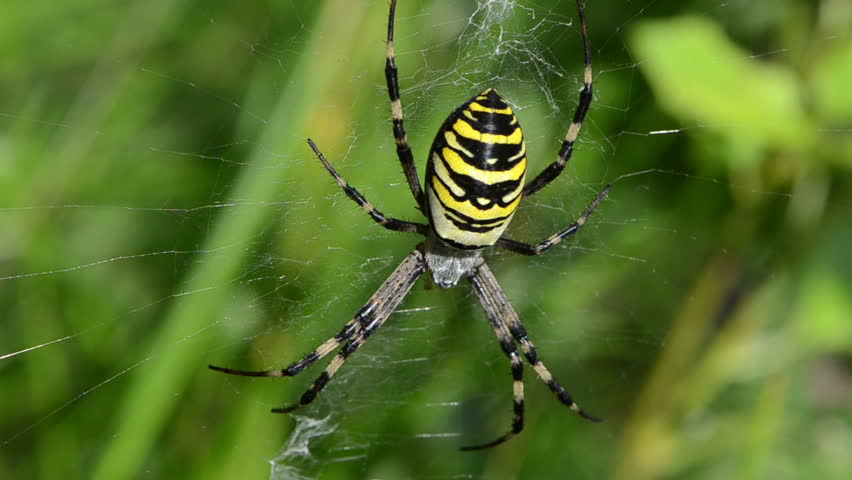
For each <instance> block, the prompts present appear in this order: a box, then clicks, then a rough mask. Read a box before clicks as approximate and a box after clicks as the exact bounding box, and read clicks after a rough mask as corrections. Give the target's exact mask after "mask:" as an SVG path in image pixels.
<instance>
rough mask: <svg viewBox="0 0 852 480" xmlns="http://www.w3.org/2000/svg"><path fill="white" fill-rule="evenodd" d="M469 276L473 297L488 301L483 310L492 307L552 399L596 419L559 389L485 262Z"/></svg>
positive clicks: (595, 418) (587, 417) (594, 420)
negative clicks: (547, 389) (550, 392)
mask: <svg viewBox="0 0 852 480" xmlns="http://www.w3.org/2000/svg"><path fill="white" fill-rule="evenodd" d="M470 278H471V282H472V283H473V284H474V286H475V288H474V290H475V291H477V296H479V297H480V299H483V298H486V299H488V303H490V304H491V306H490V307H485V304H486V302H485V301H482V304H483V307H485V308H486V311H487V309H488V308H491V309H493V310H494V314H495V315H498V316H499V318H500V320H501V321H502V322H503V323H504V324H505V326H506V327H508V329H509V332H510V334H511V335H512V338H514V339H515V341H516V342H518V343H519V344H520V345H521V351H522V352H523V353H524V357H526V359H527V362H529V364H530V365H532V367H533V370H535V373H536V374H538V376H539V378H541V380H542V381H543V382H544V383H545V384H547V387H548V388H550V391H552V392H553V394H554V395H556V398H558V399H559V401H560V402H562V403H563V404H565V405H566V406H568V408H570V409H571V410H573V411H575V412H576V413H577V414H579V415H580V416H581V417H583V418H585V419H587V420H591V421H593V422H600V421H601V419H599V418H597V417H594V416H592V415H589V414H588V413H586V412H585V411H584V410H583V409H582V408H580V406H579V405H577V403H576V402H575V401H574V399H573V398H572V397H571V395H569V394H568V392H567V391H565V389H564V388H562V385H560V384H559V382H557V381H556V379H554V378H553V375H551V373H550V371H549V370H548V369H547V367H545V366H544V364H543V363H542V362H541V360H540V359H539V358H538V353H536V350H535V345H533V343H532V342H531V341H530V339H529V338H528V337H527V332H526V329H525V328H524V325H523V324H522V323H521V319H520V318H519V317H518V314H517V313H516V312H515V309H514V308H512V305H511V304H510V303H509V299H508V298H506V294H505V293H504V292H503V289H502V288H500V284H498V283H497V279H496V278H494V274H493V273H491V269H489V268H488V265H487V264H485V263H484V262H483V263H482V265H480V266H479V267H477V268H476V269H475V270H474V273H473V275H472V276H471V277H470Z"/></svg>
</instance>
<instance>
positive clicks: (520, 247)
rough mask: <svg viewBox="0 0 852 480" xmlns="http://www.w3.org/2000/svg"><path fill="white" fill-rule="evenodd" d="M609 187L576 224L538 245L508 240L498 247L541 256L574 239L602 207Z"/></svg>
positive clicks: (499, 242)
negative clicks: (563, 242) (566, 240)
mask: <svg viewBox="0 0 852 480" xmlns="http://www.w3.org/2000/svg"><path fill="white" fill-rule="evenodd" d="M609 187H610V185H607V186H606V187H605V188H604V189H603V190H601V192H600V193H598V196H597V197H595V199H594V200H592V203H591V204H590V205H589V206H588V207H586V210H585V211H584V212H583V214H582V215H580V217H579V218H578V219H577V220H574V223H572V224H571V225H568V226H567V227H565V228H563V229H562V230H560V231H558V232H556V233H554V234H553V235H551V236H549V237H547V238H546V239H545V240H544V241H543V242H541V243H539V244H538V245H530V244H528V243H523V242H518V241H515V240H511V239H508V238H500V239H498V240H497V243H496V245H497V246H499V247H502V248H505V249H506V250H509V251H512V252H515V253H520V254H522V255H541V254H542V253H544V252H546V251H548V250H550V247H552V246H554V245H556V244H557V243H559V242H561V241H562V240H565V239H567V238H571V237H573V236H574V234H575V233H577V232H578V231H579V230H580V227H582V226H583V225H585V224H586V220H587V219H588V218H589V215H591V214H592V212H594V211H595V209H596V208H598V205H600V203H601V202H602V201H603V199H604V198H606V196H607V194H608V193H609Z"/></svg>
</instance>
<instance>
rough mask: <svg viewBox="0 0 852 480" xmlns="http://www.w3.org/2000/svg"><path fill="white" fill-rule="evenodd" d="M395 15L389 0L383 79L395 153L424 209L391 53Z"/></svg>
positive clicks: (393, 3)
mask: <svg viewBox="0 0 852 480" xmlns="http://www.w3.org/2000/svg"><path fill="white" fill-rule="evenodd" d="M395 17H396V0H391V5H390V14H389V15H388V42H387V46H388V51H387V60H386V61H385V80H387V84H388V97H390V102H391V118H392V119H393V138H394V140H395V141H396V155H397V157H399V163H401V164H402V171H403V172H404V173H405V179H406V180H407V181H408V187H409V188H410V189H411V194H412V195H414V201H416V202H417V206H418V207H420V210H421V211H423V212H425V211H426V204H425V200H424V197H423V190H422V188H421V187H420V178H419V177H418V176H417V167H416V166H415V165H414V155H413V154H412V153H411V147H409V146H408V137H407V135H406V134H405V127H404V126H403V123H402V122H403V116H402V101H401V100H400V98H399V74H398V72H397V69H396V63H395V62H394V54H393V24H394V18H395Z"/></svg>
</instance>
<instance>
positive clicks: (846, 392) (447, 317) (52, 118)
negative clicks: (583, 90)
mask: <svg viewBox="0 0 852 480" xmlns="http://www.w3.org/2000/svg"><path fill="white" fill-rule="evenodd" d="M480 3H482V5H481V6H487V7H488V8H487V9H485V10H479V13H477V14H476V15H475V16H474V13H475V11H476V7H477V5H476V4H475V2H473V1H472V0H471V1H458V2H436V1H431V2H430V1H421V0H411V1H407V0H403V1H401V4H400V7H399V10H400V11H399V17H400V18H399V21H398V31H399V36H398V42H397V52H398V53H399V54H400V55H399V58H398V63H399V66H400V68H401V70H402V77H403V78H402V83H403V88H404V92H403V95H404V98H403V100H404V101H405V105H406V113H407V118H408V119H409V137H410V139H411V142H412V144H413V145H414V148H415V154H416V155H417V158H418V160H419V163H418V166H419V167H420V169H421V170H420V171H421V172H422V171H423V165H424V163H423V161H424V160H425V156H426V153H427V151H428V147H429V144H430V142H431V139H432V136H433V135H434V131H435V130H436V129H437V127H438V125H439V124H440V123H441V121H442V119H443V118H444V116H445V115H446V114H447V113H448V112H449V111H450V110H451V109H452V108H453V107H454V106H455V105H457V104H459V103H460V102H462V101H463V100H464V99H466V98H468V97H469V96H470V95H472V94H474V93H476V92H477V91H479V90H480V89H482V88H484V87H485V86H496V87H497V88H498V89H499V90H500V91H501V93H503V94H504V96H506V97H507V98H509V99H511V100H512V101H513V102H515V104H516V105H517V107H518V108H517V110H518V115H519V117H520V118H521V121H522V123H523V125H524V127H525V130H526V131H527V136H528V140H529V143H530V145H529V150H530V158H531V162H532V169H533V171H537V170H538V169H540V168H543V166H544V165H545V164H546V163H547V162H549V161H551V159H552V158H553V155H554V154H555V151H556V149H557V146H558V139H560V138H562V136H563V135H564V130H565V128H566V127H567V125H568V122H569V117H570V112H571V111H572V110H573V108H574V105H575V102H576V95H577V94H576V92H577V90H578V88H579V81H580V75H581V72H582V64H581V56H580V48H581V46H580V45H581V44H580V38H579V35H578V30H577V24H576V23H574V24H571V22H572V20H575V19H576V13H575V10H574V6H573V2H570V1H566V0H561V1H559V0H538V1H536V2H534V3H533V2H530V3H527V2H521V3H520V5H514V4H507V5H509V6H510V7H513V8H509V9H508V10H506V11H505V12H503V13H504V14H505V16H503V17H499V18H497V19H496V20H495V19H490V20H489V19H488V18H487V17H486V16H485V14H487V13H493V12H498V13H499V12H500V9H501V8H502V5H503V4H501V3H499V2H498V3H489V2H480ZM486 4H487V5H486ZM386 9H387V2H386V1H385V0H375V1H374V0H361V1H342V0H328V1H326V2H299V1H295V0H284V1H282V0H276V1H259V2H227V1H205V2H200V1H191V0H146V1H137V2H116V1H108V0H83V1H76V2H58V3H50V5H49V6H48V5H47V4H42V3H40V2H20V1H16V0H12V1H7V2H3V4H2V6H0V92H2V93H0V356H2V358H0V392H2V395H0V478H96V479H116V478H204V479H213V478H223V479H226V478H227V479H230V478H236V477H238V476H239V477H240V478H265V477H267V476H269V475H270V473H269V472H270V469H271V471H272V474H273V475H275V476H277V477H278V478H323V479H343V478H382V479H401V478H424V479H425V478H428V479H437V478H488V479H503V478H524V479H550V478H554V479H555V478H618V479H651V478H689V479H715V478H724V479H731V478H742V479H758V478H791V479H797V478H821V479H846V478H849V475H850V472H852V460H850V456H849V455H848V452H850V451H852V428H850V422H852V407H850V406H852V362H850V359H851V358H852V323H850V318H852V290H851V289H850V287H849V286H850V285H852V256H850V253H849V246H850V245H852V177H850V175H849V170H850V168H852V94H850V89H849V88H848V85H850V84H852V38H850V35H849V32H850V31H852V25H850V22H852V3H850V2H849V0H823V1H818V2H806V1H796V0H776V1H771V2H770V1H745V0H735V1H730V2H724V3H721V4H720V2H708V1H703V0H696V1H692V2H674V1H646V2H639V3H635V2H617V1H604V0H591V1H590V2H589V5H588V21H589V28H590V34H591V37H592V42H593V55H594V60H593V61H594V64H595V72H596V73H595V82H596V103H595V105H594V106H593V107H592V110H591V113H590V115H589V122H588V123H587V125H586V127H585V129H584V131H583V134H582V136H581V137H582V141H581V143H580V145H579V149H578V152H577V154H576V156H575V158H574V160H573V162H572V163H571V165H570V166H569V168H568V169H567V171H566V174H564V175H563V178H561V179H560V180H559V181H558V182H555V184H554V185H553V186H552V187H550V188H549V189H548V190H547V191H546V192H542V194H540V196H538V195H537V196H536V197H535V198H534V199H533V200H532V201H531V202H528V203H526V204H525V205H524V206H523V207H522V210H521V212H520V213H519V215H518V216H517V220H516V222H515V223H514V224H513V226H512V229H511V234H512V236H513V237H515V238H521V239H528V240H533V239H536V238H542V237H544V236H546V235H547V234H549V233H550V232H552V231H554V230H555V229H557V228H559V227H560V226H563V225H565V224H567V223H569V222H570V221H571V220H572V219H573V218H574V217H575V216H576V215H577V214H578V213H579V212H580V211H582V209H583V208H584V206H585V205H586V203H587V202H589V201H590V200H591V198H593V197H594V194H595V192H596V191H598V190H599V189H600V188H602V186H603V185H604V184H606V183H608V182H614V186H613V189H612V193H611V195H610V199H609V200H607V201H606V202H605V203H604V204H603V205H602V206H601V208H600V209H599V211H598V212H597V213H596V214H595V216H594V217H593V219H592V221H591V222H590V224H589V225H588V226H587V227H586V228H585V229H584V230H583V231H582V232H581V234H580V235H579V236H578V237H577V239H576V241H574V242H572V243H571V244H570V245H566V246H564V247H560V248H558V249H557V251H556V252H553V253H552V254H549V255H548V256H547V257H546V258H541V259H526V258H517V257H515V256H512V255H508V254H505V253H501V252H492V253H490V254H489V256H488V258H489V262H490V264H491V265H492V267H493V268H494V270H495V271H496V274H497V276H498V278H500V279H501V281H502V282H503V284H504V287H505V289H506V291H507V292H508V294H509V296H510V298H511V299H512V301H513V302H514V304H515V306H516V308H517V309H518V311H519V313H520V314H521V316H522V318H524V319H525V322H526V323H527V325H528V328H529V330H530V332H531V336H532V338H533V340H534V341H536V342H537V344H538V345H539V347H540V351H541V352H542V355H543V357H544V358H545V360H546V361H547V362H548V364H549V365H550V367H551V370H553V371H554V373H555V374H556V376H557V378H559V379H561V380H562V381H563V383H564V384H566V385H567V386H568V387H569V390H570V391H571V392H572V393H573V394H574V395H575V396H576V397H577V399H578V400H579V401H580V402H581V403H582V404H583V405H584V406H585V407H586V408H587V409H588V410H589V411H591V412H593V413H595V414H598V415H601V416H603V417H605V418H606V420H607V421H606V422H605V423H603V424H591V423H588V422H584V421H582V420H580V419H578V418H577V417H576V416H575V415H573V414H572V413H571V412H569V411H567V410H566V409H565V408H564V407H562V406H560V405H559V404H558V403H557V402H556V401H555V400H554V399H553V398H552V396H551V395H550V393H549V392H547V391H546V389H545V388H544V387H543V386H542V385H541V384H540V382H538V380H536V379H535V377H534V375H533V374H532V372H531V371H528V372H527V386H528V387H527V390H528V401H527V405H528V415H529V416H528V422H527V428H526V430H525V432H524V433H523V435H521V436H520V437H519V438H516V439H514V440H512V441H511V442H510V443H508V444H507V445H504V446H502V447H500V448H499V449H495V450H492V451H487V452H482V453H473V454H471V453H460V452H458V451H457V450H456V447H458V446H460V445H465V444H470V443H478V442H481V441H485V440H487V439H490V438H492V436H493V435H499V434H500V433H502V432H503V430H504V429H505V428H507V427H508V426H509V421H510V409H509V405H510V380H509V378H510V377H509V370H508V366H507V362H506V360H505V359H504V358H503V357H502V355H501V353H500V351H499V348H498V346H497V343H496V342H495V341H494V339H493V335H492V334H491V332H490V329H489V328H488V327H487V326H486V323H485V322H484V321H483V317H482V315H481V313H480V311H479V309H478V306H477V304H476V302H475V299H474V298H473V297H472V296H471V295H470V293H469V292H468V291H467V289H464V288H457V289H454V290H451V291H440V290H438V289H432V290H425V289H423V288H421V287H420V286H416V287H415V289H414V292H413V293H412V295H411V297H410V298H409V299H408V300H407V301H406V303H405V304H404V307H403V310H402V311H401V312H399V313H397V314H395V315H394V316H393V317H392V318H391V321H390V322H389V324H388V325H387V326H386V327H385V328H384V329H383V330H382V331H381V332H380V333H379V334H377V335H376V336H375V337H374V338H373V339H372V340H371V342H370V343H369V344H368V345H367V346H365V347H364V350H363V351H362V352H359V353H358V355H356V356H355V357H353V358H352V360H351V361H350V362H349V363H348V364H347V365H346V367H345V368H344V369H343V371H341V373H340V376H339V378H336V379H335V381H334V383H333V384H332V385H331V386H330V387H329V388H328V389H327V391H326V392H324V394H323V396H322V397H321V398H320V399H319V400H318V401H317V402H316V405H313V406H311V407H310V408H308V409H305V410H304V411H302V412H300V413H299V416H297V417H295V418H290V417H286V416H275V415H272V414H270V413H268V409H269V408H271V407H276V406H281V405H284V404H288V403H290V402H291V401H293V400H295V399H296V398H297V397H298V395H299V394H300V392H301V391H302V390H303V389H304V388H306V386H307V385H308V384H309V382H310V381H311V379H312V377H313V375H316V374H317V373H318V370H312V371H309V372H308V373H307V376H306V378H299V379H295V380H281V381H273V380H265V379H260V380H253V379H245V378H236V377H233V378H232V377H226V376H223V375H218V374H214V373H212V372H209V371H207V370H206V368H205V367H206V365H207V364H208V363H215V364H220V365H227V366H233V367H235V368H272V367H276V366H278V367H280V366H283V365H284V364H286V363H287V362H289V361H292V360H294V359H295V358H297V356H298V355H299V354H302V353H305V352H307V351H308V350H309V349H311V348H312V347H313V346H314V345H316V344H318V343H319V342H320V341H322V340H323V339H325V338H326V337H327V336H329V335H330V334H332V333H333V332H336V331H337V329H338V328H339V325H341V324H342V323H343V322H345V321H346V320H348V318H350V317H351V315H352V314H353V313H354V312H355V311H356V310H357V308H358V307H359V306H360V305H361V304H362V303H363V302H364V301H365V300H366V299H367V298H368V297H369V295H371V294H372V292H373V291H374V290H375V288H376V287H377V286H378V285H379V284H380V283H381V282H382V281H383V279H384V278H385V277H386V276H387V274H388V273H389V272H390V271H391V270H392V269H393V268H394V266H395V265H396V263H397V262H399V261H400V260H401V259H402V257H403V256H404V255H405V254H406V253H407V252H408V251H410V249H411V248H412V247H413V246H414V245H415V244H416V242H417V240H416V239H414V238H412V237H408V236H405V235H401V234H399V235H394V234H392V233H389V232H386V231H383V230H382V229H380V228H378V227H376V226H375V225H373V224H372V223H371V222H370V221H369V219H368V218H366V216H364V215H363V213H362V212H360V211H359V210H358V209H357V208H356V207H355V206H353V205H351V204H350V203H349V202H348V200H347V199H346V198H345V196H344V195H343V194H341V193H340V192H339V191H338V190H337V188H336V187H335V185H334V184H333V183H332V182H331V181H330V178H329V177H328V176H327V174H326V173H324V172H323V171H322V169H321V168H320V167H319V165H318V163H317V162H316V160H315V159H314V158H312V156H311V155H310V152H309V150H308V148H307V147H306V145H305V144H304V138H305V137H307V136H309V135H310V136H312V137H313V138H314V139H315V140H316V141H317V142H318V144H319V145H320V146H321V148H322V149H323V150H324V151H325V152H326V154H327V155H328V156H329V158H330V159H331V160H332V162H333V163H335V165H338V168H339V170H340V171H341V173H342V174H344V175H345V176H346V177H347V178H348V179H349V180H350V182H351V183H352V184H354V185H356V186H358V187H359V188H360V189H361V190H362V192H364V193H365V194H366V195H367V196H368V198H370V200H371V201H373V203H374V204H376V205H378V206H380V208H382V209H383V210H384V211H385V212H387V213H389V214H392V215H394V216H398V217H401V218H408V219H417V218H420V217H419V213H418V212H417V211H416V210H415V209H414V207H413V203H412V202H411V200H410V199H409V194H408V191H407V188H406V187H405V185H404V183H403V180H402V176H401V173H400V171H399V170H400V169H399V167H398V164H397V161H396V159H395V157H394V154H393V142H392V138H391V135H390V125H389V121H388V117H389V108H388V105H387V104H386V93H385V92H384V87H383V81H384V80H383V71H382V69H383V58H384V45H383V39H384V28H385V21H386ZM469 18H473V19H474V21H473V22H468V19H469ZM513 39H519V40H522V42H521V43H520V44H515V43H513V42H512V40H513ZM525 41H534V42H533V43H525ZM501 48H502V49H501ZM532 53H539V54H542V58H537V59H536V58H532V57H530V56H529V55H527V54H532ZM555 109H557V110H555ZM664 130H669V132H667V133H665V132H662V131H664ZM54 341H55V343H52V344H50V345H46V346H43V347H41V348H37V349H33V350H31V351H28V352H25V353H19V354H14V353H15V352H20V351H22V350H24V349H27V348H29V347H33V346H38V345H42V344H45V343H48V342H54ZM308 452H309V453H308Z"/></svg>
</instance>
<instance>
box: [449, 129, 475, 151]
mask: <svg viewBox="0 0 852 480" xmlns="http://www.w3.org/2000/svg"><path fill="white" fill-rule="evenodd" d="M444 140H446V141H447V144H448V145H449V146H451V147H453V148H454V149H456V150H458V151H460V152H462V153H463V154H465V155H467V156H468V157H470V158H473V154H472V153H471V152H470V150H468V149H466V148H464V147H462V145H461V143H459V140H458V138H456V134H455V133H453V132H452V131H450V130H444Z"/></svg>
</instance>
